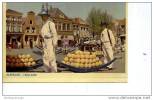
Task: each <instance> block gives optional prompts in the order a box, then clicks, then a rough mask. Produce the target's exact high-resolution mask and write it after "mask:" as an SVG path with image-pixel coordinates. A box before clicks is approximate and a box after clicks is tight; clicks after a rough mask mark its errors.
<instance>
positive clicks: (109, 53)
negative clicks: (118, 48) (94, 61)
mask: <svg viewBox="0 0 154 100" xmlns="http://www.w3.org/2000/svg"><path fill="white" fill-rule="evenodd" d="M104 46H105V47H103V48H104V49H106V50H104V51H106V52H105V54H104V55H105V59H104V63H107V62H109V61H111V60H113V59H114V56H113V54H114V52H113V49H112V46H111V45H110V43H104ZM106 53H107V54H106ZM108 68H113V63H112V64H110V65H109V66H108Z"/></svg>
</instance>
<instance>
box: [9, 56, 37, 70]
mask: <svg viewBox="0 0 154 100" xmlns="http://www.w3.org/2000/svg"><path fill="white" fill-rule="evenodd" d="M35 64H36V62H35V60H34V59H33V57H32V56H31V55H30V54H19V55H7V56H6V66H7V67H31V66H33V65H35Z"/></svg>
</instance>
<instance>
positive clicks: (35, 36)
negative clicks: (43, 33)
mask: <svg viewBox="0 0 154 100" xmlns="http://www.w3.org/2000/svg"><path fill="white" fill-rule="evenodd" d="M36 21H37V20H36V15H35V13H34V12H33V11H29V12H28V13H27V16H26V17H25V18H23V24H22V25H23V28H22V29H23V32H24V35H23V47H24V48H33V47H34V46H36V45H39V43H40V29H39V25H37V23H36Z"/></svg>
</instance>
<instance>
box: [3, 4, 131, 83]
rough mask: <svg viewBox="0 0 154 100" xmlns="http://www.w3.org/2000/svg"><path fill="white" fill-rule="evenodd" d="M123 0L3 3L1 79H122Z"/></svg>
mask: <svg viewBox="0 0 154 100" xmlns="http://www.w3.org/2000/svg"><path fill="white" fill-rule="evenodd" d="M127 20H128V19H127V4H126V3H122V2H116V3H114V2H110V3H105V2H99V3H90V2H83V3H80V2H78V3H77V2H76V3H71V2H58V3H57V2H46V3H45V2H25V3H23V2H14V3H13V2H5V3H3V82H127Z"/></svg>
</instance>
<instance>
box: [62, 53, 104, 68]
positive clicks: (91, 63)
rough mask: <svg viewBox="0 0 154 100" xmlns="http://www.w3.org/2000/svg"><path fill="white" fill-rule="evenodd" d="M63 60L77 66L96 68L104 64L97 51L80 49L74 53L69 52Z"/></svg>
mask: <svg viewBox="0 0 154 100" xmlns="http://www.w3.org/2000/svg"><path fill="white" fill-rule="evenodd" d="M62 62H63V63H64V64H67V65H71V66H73V67H76V68H94V67H98V66H99V65H102V64H103V62H102V61H101V60H100V59H99V58H98V57H97V56H96V55H95V53H90V52H88V51H79V50H77V51H75V52H73V53H68V54H67V55H66V56H65V57H64V59H63V61H62Z"/></svg>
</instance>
